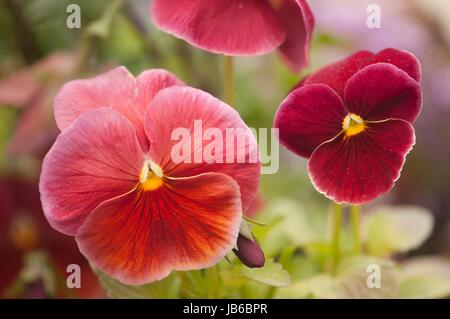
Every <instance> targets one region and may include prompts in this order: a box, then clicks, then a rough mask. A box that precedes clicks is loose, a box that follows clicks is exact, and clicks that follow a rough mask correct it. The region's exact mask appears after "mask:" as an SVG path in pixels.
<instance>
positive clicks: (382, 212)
mask: <svg viewBox="0 0 450 319" xmlns="http://www.w3.org/2000/svg"><path fill="white" fill-rule="evenodd" d="M364 228H365V234H366V244H367V250H368V252H369V254H371V255H376V256H382V255H389V254H392V253H399V252H400V253H403V252H407V251H410V250H412V249H415V248H417V247H419V246H420V245H421V244H422V243H423V242H424V241H425V240H426V239H427V238H428V237H429V236H430V234H431V231H432V229H433V217H432V215H431V213H430V212H429V211H428V210H426V209H424V208H421V207H418V206H397V207H393V206H385V207H381V208H378V209H377V210H376V211H375V212H374V213H372V214H371V215H369V216H368V217H367V218H366V220H365V223H364Z"/></svg>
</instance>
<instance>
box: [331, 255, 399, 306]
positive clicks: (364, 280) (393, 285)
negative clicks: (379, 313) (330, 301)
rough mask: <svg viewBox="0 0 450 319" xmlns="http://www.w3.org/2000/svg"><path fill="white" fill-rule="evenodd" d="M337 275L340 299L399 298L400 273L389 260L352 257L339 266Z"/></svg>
mask: <svg viewBox="0 0 450 319" xmlns="http://www.w3.org/2000/svg"><path fill="white" fill-rule="evenodd" d="M337 273H338V275H337V279H336V289H337V292H338V296H339V297H340V298H349V299H380V298H382V299H387V298H395V297H396V296H397V292H398V286H399V280H398V272H397V269H396V268H395V265H394V264H393V263H392V262H391V261H389V260H385V259H381V258H376V257H366V256H358V257H351V258H347V259H344V260H343V261H342V262H341V263H340V264H339V267H338V272H337ZM377 278H379V281H378V280H377ZM378 284H379V285H378Z"/></svg>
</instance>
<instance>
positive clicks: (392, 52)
mask: <svg viewBox="0 0 450 319" xmlns="http://www.w3.org/2000/svg"><path fill="white" fill-rule="evenodd" d="M380 62H382V63H390V64H393V65H395V66H396V67H397V68H399V69H401V70H403V71H405V72H406V73H408V75H409V76H410V77H412V78H413V79H414V80H416V81H417V82H420V79H421V76H422V70H421V67H420V62H419V60H418V59H417V58H416V57H415V56H414V55H413V54H412V53H410V52H408V51H406V50H398V49H393V48H388V49H384V50H382V51H380V52H378V53H377V54H375V55H374V56H373V57H372V58H371V59H370V63H371V64H372V63H380Z"/></svg>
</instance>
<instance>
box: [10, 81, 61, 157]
mask: <svg viewBox="0 0 450 319" xmlns="http://www.w3.org/2000/svg"><path fill="white" fill-rule="evenodd" d="M57 135H58V128H57V127H56V125H55V121H54V118H53V112H52V110H51V104H50V103H49V101H48V92H47V91H46V90H43V91H42V92H41V94H38V95H36V96H35V98H34V99H33V101H32V102H30V105H29V106H28V108H27V109H26V110H24V112H23V114H22V115H21V116H20V118H19V119H18V122H17V126H16V128H15V130H14V134H13V136H12V137H11V140H10V141H9V143H8V152H9V153H11V154H14V155H20V154H22V155H35V156H38V157H39V158H42V157H43V156H44V155H45V153H47V151H48V150H49V149H50V147H51V145H52V144H53V142H54V141H55V139H56V136H57Z"/></svg>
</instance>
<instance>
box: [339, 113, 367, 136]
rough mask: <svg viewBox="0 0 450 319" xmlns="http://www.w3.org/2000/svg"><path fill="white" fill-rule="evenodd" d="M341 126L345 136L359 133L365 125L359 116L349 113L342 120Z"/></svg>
mask: <svg viewBox="0 0 450 319" xmlns="http://www.w3.org/2000/svg"><path fill="white" fill-rule="evenodd" d="M342 128H343V129H344V131H345V135H346V136H347V137H350V136H353V135H356V134H359V133H361V132H362V131H364V130H365V129H366V125H365V123H364V120H363V118H362V117H361V116H359V115H356V114H353V113H349V114H348V115H347V116H346V117H345V118H344V121H343V122H342Z"/></svg>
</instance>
